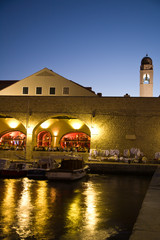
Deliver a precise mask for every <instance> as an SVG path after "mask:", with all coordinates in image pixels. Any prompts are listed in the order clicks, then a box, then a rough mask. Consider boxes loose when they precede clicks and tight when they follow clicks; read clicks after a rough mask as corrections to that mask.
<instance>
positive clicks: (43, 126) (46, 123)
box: [41, 119, 51, 129]
mask: <svg viewBox="0 0 160 240" xmlns="http://www.w3.org/2000/svg"><path fill="white" fill-rule="evenodd" d="M50 125H51V120H50V119H49V120H47V121H45V122H43V123H42V124H41V128H44V129H46V128H48V127H49V126H50Z"/></svg>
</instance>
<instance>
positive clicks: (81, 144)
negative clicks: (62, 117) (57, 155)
mask: <svg viewBox="0 0 160 240" xmlns="http://www.w3.org/2000/svg"><path fill="white" fill-rule="evenodd" d="M60 145H61V147H62V148H63V149H66V150H69V151H77V152H86V151H89V149H90V136H88V135H87V134H86V133H83V132H70V133H67V134H65V135H64V136H63V137H62V138H61V140H60Z"/></svg>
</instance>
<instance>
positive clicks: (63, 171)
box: [46, 159, 89, 181]
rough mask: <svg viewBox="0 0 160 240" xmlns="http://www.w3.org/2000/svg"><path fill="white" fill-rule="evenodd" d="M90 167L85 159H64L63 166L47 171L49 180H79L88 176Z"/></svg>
mask: <svg viewBox="0 0 160 240" xmlns="http://www.w3.org/2000/svg"><path fill="white" fill-rule="evenodd" d="M88 169H89V167H88V166H86V165H85V164H84V161H83V160H79V159H69V160H65V159H64V160H62V162H61V167H59V168H57V169H53V170H50V171H48V172H46V177H47V178H48V180H70V181H73V180H78V179H81V178H83V177H84V176H86V173H87V171H88Z"/></svg>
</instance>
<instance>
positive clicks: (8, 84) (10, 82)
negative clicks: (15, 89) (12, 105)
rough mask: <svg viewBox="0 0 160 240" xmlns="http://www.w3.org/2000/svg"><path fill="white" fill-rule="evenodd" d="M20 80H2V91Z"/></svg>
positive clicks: (0, 86)
mask: <svg viewBox="0 0 160 240" xmlns="http://www.w3.org/2000/svg"><path fill="white" fill-rule="evenodd" d="M17 81H18V80H0V90H2V89H4V88H6V87H9V86H11V85H12V84H14V83H16V82H17Z"/></svg>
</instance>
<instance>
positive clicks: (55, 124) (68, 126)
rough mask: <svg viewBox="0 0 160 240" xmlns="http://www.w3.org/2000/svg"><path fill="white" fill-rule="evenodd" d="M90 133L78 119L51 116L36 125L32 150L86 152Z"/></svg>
mask: <svg viewBox="0 0 160 240" xmlns="http://www.w3.org/2000/svg"><path fill="white" fill-rule="evenodd" d="M90 135H91V132H90V129H89V128H88V126H87V125H86V124H85V123H84V122H83V121H81V120H80V119H77V118H75V117H67V116H57V117H52V118H49V119H47V120H45V121H44V122H42V123H40V124H39V125H38V126H37V127H36V129H35V131H34V136H35V138H34V150H42V151H43V150H45V151H46V150H47V151H48V150H49V151H66V150H67V151H70V150H71V151H84V152H87V151H89V149H90V140H91V138H90ZM66 139H68V140H67V141H66Z"/></svg>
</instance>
